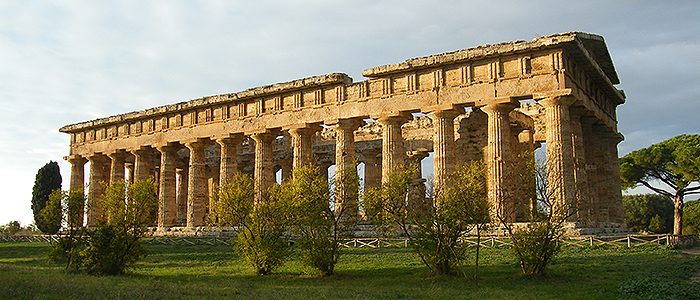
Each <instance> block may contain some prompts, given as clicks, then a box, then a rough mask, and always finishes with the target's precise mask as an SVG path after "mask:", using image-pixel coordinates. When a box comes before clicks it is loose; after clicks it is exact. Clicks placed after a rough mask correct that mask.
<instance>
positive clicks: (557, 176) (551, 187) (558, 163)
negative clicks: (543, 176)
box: [538, 96, 576, 216]
mask: <svg viewBox="0 0 700 300" xmlns="http://www.w3.org/2000/svg"><path fill="white" fill-rule="evenodd" d="M575 101H576V98H574V97H571V96H562V97H553V98H547V99H543V100H540V101H538V102H539V103H540V104H541V105H542V106H544V109H545V126H546V128H547V129H546V142H547V196H548V197H551V199H552V200H553V202H554V203H556V205H557V206H558V207H555V208H554V212H555V213H558V214H560V215H567V216H570V215H571V214H573V213H574V211H573V209H575V207H573V205H572V204H573V203H572V202H574V201H575V200H574V199H575V197H576V191H575V186H574V161H573V160H574V157H573V156H574V153H573V144H572V139H571V137H572V131H571V118H570V115H569V106H571V104H573V103H574V102H575ZM562 207H564V208H565V209H562Z"/></svg>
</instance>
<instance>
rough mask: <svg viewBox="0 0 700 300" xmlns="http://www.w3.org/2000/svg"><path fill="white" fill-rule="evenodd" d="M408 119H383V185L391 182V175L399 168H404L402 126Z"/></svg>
mask: <svg viewBox="0 0 700 300" xmlns="http://www.w3.org/2000/svg"><path fill="white" fill-rule="evenodd" d="M406 121H408V119H407V118H406V117H404V116H391V117H382V118H380V119H379V120H378V122H379V124H380V125H382V183H384V182H387V181H388V180H389V175H390V174H391V173H392V172H393V171H394V169H395V168H397V167H398V166H403V163H404V155H405V154H406V153H405V150H404V146H403V136H402V135H401V125H403V124H404V123H406Z"/></svg>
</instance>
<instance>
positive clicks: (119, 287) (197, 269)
mask: <svg viewBox="0 0 700 300" xmlns="http://www.w3.org/2000/svg"><path fill="white" fill-rule="evenodd" d="M147 248H148V250H149V252H150V254H149V255H148V257H146V258H145V259H143V260H142V261H141V262H139V263H138V265H137V267H136V268H134V269H132V270H130V271H129V272H128V274H127V275H124V276H89V275H82V274H66V273H64V272H63V268H62V266H61V265H57V264H55V263H53V262H51V261H49V260H48V258H47V253H48V250H49V245H48V244H46V243H0V299H148V300H155V299H306V300H309V299H618V298H624V297H628V296H635V294H634V293H636V292H639V291H640V290H643V289H645V288H649V287H652V288H656V289H657V290H658V289H662V288H671V289H673V288H675V287H679V286H681V287H685V286H691V287H695V288H696V289H695V290H700V288H698V285H699V284H698V283H694V282H693V281H697V279H698V272H699V271H700V258H698V257H696V256H690V255H686V254H682V253H679V252H677V251H674V250H667V249H664V248H661V247H657V246H650V247H640V248H635V249H613V248H586V249H580V248H574V247H565V248H563V251H562V253H561V254H560V255H559V256H558V257H557V259H556V260H555V261H554V262H553V263H552V264H551V265H550V266H549V267H548V269H547V272H548V273H547V275H546V276H544V277H527V276H522V275H520V270H519V267H518V265H517V263H516V262H515V260H514V259H513V257H512V256H511V255H510V252H509V250H508V249H483V250H482V256H481V258H480V261H481V265H480V268H479V270H480V274H479V275H480V280H478V281H475V280H473V279H468V280H467V279H464V278H463V277H460V276H457V275H455V276H452V277H435V276H430V275H429V274H428V273H427V269H426V268H425V267H424V266H423V265H422V264H421V263H420V260H419V259H418V258H417V257H416V256H415V255H414V254H413V253H412V252H411V250H410V249H405V248H404V249H386V248H384V249H367V248H354V249H346V250H345V251H344V252H343V256H342V257H341V260H340V262H339V263H338V265H337V267H336V274H335V275H333V276H331V277H327V278H321V277H318V276H315V275H314V274H313V272H312V270H310V269H307V268H305V267H304V266H302V265H301V262H300V258H299V257H298V254H295V255H293V256H292V257H290V259H289V260H288V261H287V263H286V264H285V266H284V267H283V268H281V269H279V270H277V272H276V273H275V274H273V275H269V276H256V275H254V274H253V272H251V271H250V270H248V269H247V268H246V267H245V265H243V264H242V262H241V261H240V260H238V259H237V258H236V257H235V255H234V254H233V253H232V251H231V248H230V247H227V246H205V245H195V246H172V245H148V246H147ZM465 267H466V268H467V269H466V271H467V273H468V274H469V275H471V274H472V273H473V265H472V264H468V265H467V266H465ZM640 286H641V287H640ZM630 291H631V292H630ZM690 291H694V290H692V289H691V290H690ZM642 292H643V291H642ZM647 293H648V292H647ZM692 297H693V295H690V296H689V297H684V298H685V299H691V298H692ZM698 297H700V295H698ZM628 298H629V297H628ZM630 299H636V298H634V297H631V298H630ZM639 299H644V298H639ZM669 299H673V298H669Z"/></svg>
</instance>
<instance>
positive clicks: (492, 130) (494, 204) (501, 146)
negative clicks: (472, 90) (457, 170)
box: [481, 103, 515, 222]
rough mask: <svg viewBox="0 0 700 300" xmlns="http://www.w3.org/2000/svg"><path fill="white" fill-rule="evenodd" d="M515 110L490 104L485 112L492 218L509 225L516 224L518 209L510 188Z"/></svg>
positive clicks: (511, 105) (488, 182) (507, 105)
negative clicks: (510, 156)
mask: <svg viewBox="0 0 700 300" xmlns="http://www.w3.org/2000/svg"><path fill="white" fill-rule="evenodd" d="M514 108H515V105H514V104H511V103H498V104H489V105H487V106H485V107H482V108H481V110H482V111H483V112H485V113H486V115H487V116H488V123H487V130H488V138H487V140H488V142H487V146H486V165H487V168H488V173H487V176H488V178H487V185H488V197H489V202H490V205H491V218H492V220H493V221H496V220H498V217H499V216H500V217H501V218H503V220H505V221H506V222H514V221H515V211H514V210H515V208H514V207H513V206H514V205H513V203H512V202H513V199H511V198H512V197H511V194H510V190H509V188H508V184H509V180H510V178H509V177H510V176H509V175H510V173H509V171H510V169H509V161H508V155H510V153H511V149H510V140H509V139H510V136H511V132H510V119H509V117H508V114H509V113H510V112H511V111H512V110H513V109H514Z"/></svg>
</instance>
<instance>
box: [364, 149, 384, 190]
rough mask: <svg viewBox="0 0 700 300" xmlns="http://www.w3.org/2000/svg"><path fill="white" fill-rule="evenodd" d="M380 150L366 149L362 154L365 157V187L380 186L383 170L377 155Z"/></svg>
mask: <svg viewBox="0 0 700 300" xmlns="http://www.w3.org/2000/svg"><path fill="white" fill-rule="evenodd" d="M380 153H381V151H380V150H378V149H377V150H375V149H372V150H365V151H363V152H362V155H363V156H364V157H365V189H367V188H375V187H379V185H380V184H381V174H382V173H381V170H379V168H380V165H379V164H378V162H377V160H378V159H377V155H379V154H380Z"/></svg>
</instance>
